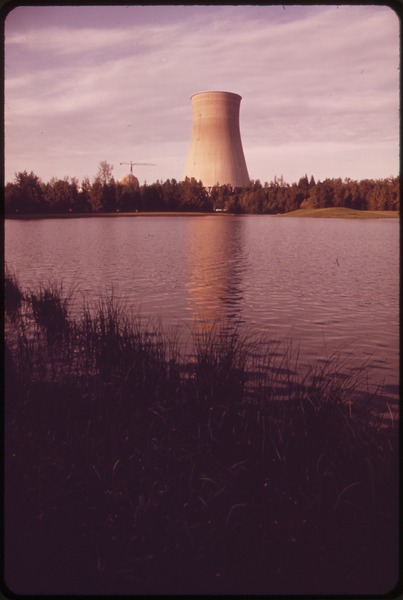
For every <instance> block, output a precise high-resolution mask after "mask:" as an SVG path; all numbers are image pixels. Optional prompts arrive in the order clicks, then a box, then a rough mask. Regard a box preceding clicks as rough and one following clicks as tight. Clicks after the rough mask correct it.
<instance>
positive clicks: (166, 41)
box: [5, 5, 400, 183]
mask: <svg viewBox="0 0 403 600" xmlns="http://www.w3.org/2000/svg"><path fill="white" fill-rule="evenodd" d="M399 60H400V57H399V21H398V17H397V15H396V14H395V13H394V12H393V11H392V10H391V9H390V8H388V7H386V6H371V5H362V6H336V5H334V6H329V5H324V6H318V5H313V6H288V5H284V6H282V5H278V6H274V5H269V6H261V5H255V6H253V5H247V6H242V5H239V6H219V5H214V6H209V5H192V6H175V5H168V6H167V5H161V6H135V5H130V6H98V7H97V6H74V7H73V6H48V7H41V6H37V7H30V6H25V7H18V8H15V9H14V10H13V11H12V12H10V13H9V15H8V16H7V19H6V22H5V128H6V130H5V133H6V138H5V142H6V145H5V159H6V160H5V179H6V181H13V179H14V176H15V173H16V172H19V171H24V170H27V171H28V172H30V171H33V172H34V173H35V174H37V175H38V176H39V177H40V178H41V179H42V180H43V181H49V180H50V179H51V178H52V177H57V178H63V177H65V176H69V177H77V178H78V179H79V181H81V180H82V179H83V178H84V177H89V178H90V180H91V181H92V180H93V178H94V176H95V175H96V172H97V170H98V166H99V163H100V161H102V160H107V161H108V162H109V163H111V164H112V165H114V170H113V173H114V175H115V177H116V178H119V177H121V176H123V175H124V174H126V173H127V172H128V167H127V166H121V165H120V164H119V163H121V162H129V161H134V162H146V163H155V165H156V166H137V167H135V171H134V172H135V174H136V175H137V177H138V178H139V180H140V182H141V183H143V182H144V181H145V180H146V181H147V182H148V183H151V182H153V181H156V180H157V179H160V180H166V179H171V178H175V179H177V180H181V179H182V178H183V169H184V166H185V162H186V156H187V152H188V149H189V145H190V137H191V128H192V111H191V103H190V96H191V95H192V94H194V93H196V92H201V91H208V90H221V91H229V92H235V93H238V94H240V95H241V96H242V102H241V113H240V128H241V136H242V142H243V148H244V153H245V158H246V162H247V166H248V170H249V175H250V177H251V178H252V179H260V180H261V181H262V182H264V181H271V180H272V179H273V178H274V176H275V175H277V176H280V175H283V176H284V179H285V181H287V182H288V183H292V182H293V181H298V179H299V178H300V177H301V176H303V175H304V174H305V173H307V174H308V176H310V175H311V174H312V175H314V177H315V178H316V179H321V180H323V179H324V178H326V177H342V178H345V177H350V178H352V179H365V178H375V179H377V178H383V177H389V176H391V175H393V176H395V175H397V174H398V170H399V139H398V135H399Z"/></svg>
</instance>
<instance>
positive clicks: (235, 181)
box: [184, 92, 250, 188]
mask: <svg viewBox="0 0 403 600" xmlns="http://www.w3.org/2000/svg"><path fill="white" fill-rule="evenodd" d="M190 99H191V102H192V110H193V127H192V139H191V142H190V149H189V154H188V158H187V161H186V166H185V174H184V178H185V177H189V178H192V177H194V178H195V179H196V180H197V181H199V180H201V181H202V183H203V185H204V187H207V188H208V187H212V186H214V185H224V184H230V185H231V186H232V187H246V186H247V185H249V183H250V180H249V175H248V169H247V167H246V162H245V156H244V153H243V148H242V141H241V133H240V129H239V110H240V105H241V100H242V98H241V96H239V95H238V94H233V93H232V92H199V93H198V94H194V95H193V96H191V98H190Z"/></svg>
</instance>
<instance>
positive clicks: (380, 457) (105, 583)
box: [5, 273, 399, 595]
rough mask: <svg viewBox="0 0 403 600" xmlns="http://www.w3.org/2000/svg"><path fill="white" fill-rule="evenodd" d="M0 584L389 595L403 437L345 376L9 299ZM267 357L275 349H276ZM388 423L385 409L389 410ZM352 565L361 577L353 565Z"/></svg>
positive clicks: (44, 289) (337, 368) (217, 339)
mask: <svg viewBox="0 0 403 600" xmlns="http://www.w3.org/2000/svg"><path fill="white" fill-rule="evenodd" d="M5 308H6V346H5V350H6V351H5V409H6V410H5V417H6V421H5V434H6V440H5V481H6V500H5V506H6V525H5V538H6V547H5V577H6V581H7V583H8V585H9V586H10V587H11V588H12V589H13V590H14V592H16V593H19V594H29V593H31V594H38V593H39V594H41V593H44V594H62V593H65V594H77V593H79V594H95V595H98V594H102V593H106V594H114V593H115V594H119V593H121V594H131V595H142V594H175V595H176V594H187V595H189V594H200V593H201V594H210V595H211V594H265V595H267V594H311V595H316V594H321V595H325V594H337V593H338V594H349V595H355V594H361V595H362V594H364V595H365V594H380V595H382V594H384V593H386V592H388V591H390V589H392V588H393V586H394V584H395V582H396V578H397V571H398V568H397V567H398V563H397V547H398V521H397V519H398V510H397V508H398V487H399V486H398V439H397V427H396V426H395V425H394V424H393V421H392V427H390V428H388V429H385V428H384V427H383V426H382V410H385V411H387V410H388V406H387V404H386V403H384V406H383V409H380V408H379V407H380V406H382V399H381V398H378V397H376V395H375V394H373V395H371V394H368V395H367V396H365V397H364V398H363V397H362V396H361V395H359V396H357V389H359V378H360V376H363V377H364V379H365V372H364V370H363V372H362V373H361V374H360V373H357V371H356V370H349V368H348V366H347V365H340V364H338V363H337V357H335V360H334V361H329V362H328V363H325V364H324V363H321V364H316V365H313V366H312V369H311V371H310V372H309V373H308V375H306V376H305V377H304V378H301V377H298V372H297V369H296V364H294V362H293V360H292V357H291V356H289V357H288V359H287V358H283V359H282V360H281V362H280V363H276V361H275V356H274V355H273V353H272V351H271V346H270V344H268V343H265V341H264V340H258V341H257V340H251V339H248V338H247V337H246V336H244V335H241V334H240V332H239V330H238V329H237V327H236V326H233V325H232V326H230V325H229V324H228V323H225V322H222V323H216V324H215V325H214V326H211V327H209V328H206V329H205V330H204V331H202V332H201V333H196V332H194V333H193V342H194V347H193V352H192V356H191V358H189V357H184V356H182V355H181V352H180V349H179V348H178V345H177V342H176V339H175V336H172V335H170V336H168V335H166V334H165V333H164V331H162V330H161V328H160V327H158V326H155V325H153V324H152V323H146V324H142V323H141V322H140V321H139V320H136V319H135V318H133V317H131V316H130V314H129V313H128V312H127V310H126V309H125V307H124V305H116V304H115V303H114V302H113V301H112V300H110V299H107V298H105V299H101V301H100V303H99V305H98V306H97V307H95V308H94V309H93V311H92V312H90V311H89V310H85V311H84V313H83V315H82V317H81V318H80V319H79V320H77V321H73V320H72V319H71V318H70V316H69V299H68V298H67V297H65V296H64V295H63V293H62V289H61V287H58V286H57V285H48V286H40V287H39V289H38V290H33V291H29V292H26V291H25V290H21V289H20V286H19V285H18V281H17V279H16V278H15V276H13V275H12V274H9V273H7V277H6V286H5ZM265 344H266V345H265ZM376 406H377V407H378V409H374V407H376ZM352 565H354V568H353V569H352Z"/></svg>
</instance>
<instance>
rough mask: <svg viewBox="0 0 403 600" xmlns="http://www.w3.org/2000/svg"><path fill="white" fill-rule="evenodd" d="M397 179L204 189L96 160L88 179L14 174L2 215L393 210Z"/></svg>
mask: <svg viewBox="0 0 403 600" xmlns="http://www.w3.org/2000/svg"><path fill="white" fill-rule="evenodd" d="M399 198H400V178H399V177H388V178H386V179H364V180H361V181H355V180H352V179H349V178H345V179H341V178H337V179H324V180H323V181H319V180H318V181H315V179H314V177H313V176H311V177H310V178H309V179H308V176H307V175H305V176H303V177H301V178H300V179H299V181H298V183H292V184H291V185H290V184H288V183H286V182H285V181H284V179H283V177H274V180H273V181H271V182H270V183H268V182H265V183H264V184H262V183H261V182H260V181H259V180H255V181H251V183H250V185H249V186H248V187H247V188H233V187H231V186H229V185H221V186H214V187H212V188H208V189H206V188H204V187H203V185H202V183H201V182H200V181H196V180H195V179H188V178H186V179H185V180H184V181H179V182H178V181H176V180H175V179H167V180H166V181H164V182H161V181H157V182H156V183H152V184H146V183H144V184H143V185H141V186H139V185H138V183H137V181H136V180H130V179H126V181H125V182H121V181H116V180H115V178H114V177H113V166H111V165H109V164H108V163H107V162H106V161H102V162H101V163H100V166H99V170H98V173H97V175H96V177H95V178H94V180H93V181H92V183H91V182H90V180H89V179H88V178H86V179H84V180H83V181H82V182H81V184H80V183H79V182H78V180H77V179H76V178H69V177H65V178H64V179H56V178H53V179H51V180H50V181H49V182H47V183H44V182H43V181H41V179H40V178H39V177H38V176H37V175H35V174H34V173H33V172H32V171H31V172H30V173H28V172H27V171H24V172H19V173H16V174H15V180H14V181H13V182H12V183H7V184H6V186H5V200H4V212H5V215H15V214H69V213H78V214H80V213H101V212H145V211H147V212H148V211H149V212H157V211H158V212H159V211H166V212H173V211H184V212H194V211H197V212H213V211H214V210H225V211H228V212H231V213H239V214H242V213H245V214H246V213H247V214H251V213H252V214H276V213H286V212H291V211H293V210H297V209H299V208H328V207H342V206H343V207H347V208H354V209H357V210H399V206H400V203H399Z"/></svg>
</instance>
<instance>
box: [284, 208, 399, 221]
mask: <svg viewBox="0 0 403 600" xmlns="http://www.w3.org/2000/svg"><path fill="white" fill-rule="evenodd" d="M278 216H280V217H321V218H325V219H335V218H339V219H390V218H398V217H399V211H397V210H354V209H353V208H344V207H331V208H304V209H299V210H293V211H292V212H289V213H286V214H284V215H278Z"/></svg>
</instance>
